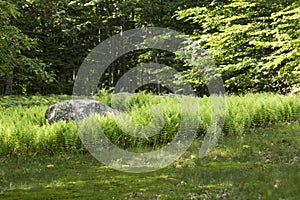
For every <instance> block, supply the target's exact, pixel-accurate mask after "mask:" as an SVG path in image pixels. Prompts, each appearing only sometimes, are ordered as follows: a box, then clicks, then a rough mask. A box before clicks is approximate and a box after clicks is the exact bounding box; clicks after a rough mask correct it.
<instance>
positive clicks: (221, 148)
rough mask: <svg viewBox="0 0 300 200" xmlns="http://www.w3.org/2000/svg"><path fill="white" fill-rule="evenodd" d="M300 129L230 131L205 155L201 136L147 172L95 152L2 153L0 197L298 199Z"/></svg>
mask: <svg viewBox="0 0 300 200" xmlns="http://www.w3.org/2000/svg"><path fill="white" fill-rule="evenodd" d="M299 128H300V125H299V123H294V124H291V125H280V126H279V125H277V126H273V127H272V129H265V128H264V129H254V130H252V131H251V134H246V135H244V137H243V138H241V137H236V136H234V137H226V138H223V139H221V140H220V142H219V145H218V146H217V147H216V148H215V150H214V151H213V152H211V153H210V154H209V155H208V156H207V157H206V158H204V159H201V160H200V159H198V158H197V155H198V150H199V145H201V144H199V142H195V143H194V144H193V145H192V147H191V148H190V149H189V150H188V152H186V153H185V155H183V156H182V157H181V158H180V159H179V160H177V161H175V163H174V164H173V165H171V166H169V167H167V168H164V169H161V170H158V171H155V172H151V173H142V174H130V173H124V172H119V171H116V170H113V169H109V168H108V167H107V166H104V165H102V164H100V163H99V161H97V160H96V159H95V158H94V157H92V156H91V155H90V154H56V155H51V156H48V155H45V154H43V155H32V156H1V157H0V159H1V168H0V174H1V179H0V198H1V199H7V200H12V199H24V200H27V199H28V200H29V199H30V200H31V199H58V200H60V199H61V200H65V199H87V200H93V199H95V200H98V199H124V200H125V199H127V200H129V199H162V200H166V199H181V200H182V199H225V198H226V199H287V200H292V199H298V197H299V195H300V193H299V183H300V173H299V146H300V140H299ZM12 172H13V173H12Z"/></svg>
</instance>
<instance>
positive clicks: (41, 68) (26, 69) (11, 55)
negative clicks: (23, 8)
mask: <svg viewBox="0 0 300 200" xmlns="http://www.w3.org/2000/svg"><path fill="white" fill-rule="evenodd" d="M20 15H21V14H20V12H19V11H18V10H17V8H16V6H15V5H14V4H11V3H9V2H8V1H1V2H0V16H1V17H0V46H1V50H0V86H3V85H4V86H5V87H3V88H0V94H1V93H6V94H8V95H10V94H12V93H13V91H15V92H14V93H18V94H26V93H27V89H29V88H31V91H32V92H36V91H40V89H38V90H36V88H35V87H36V84H37V85H39V84H47V83H48V82H49V81H51V80H52V77H51V74H49V73H47V72H46V71H45V69H46V65H45V64H43V63H42V61H41V60H39V59H37V58H36V57H35V56H26V55H24V52H25V51H34V50H35V47H36V41H35V40H34V39H32V38H30V37H28V35H26V34H24V33H23V32H22V31H21V29H19V28H18V27H17V25H16V21H17V19H18V18H20ZM3 82H5V84H3Z"/></svg>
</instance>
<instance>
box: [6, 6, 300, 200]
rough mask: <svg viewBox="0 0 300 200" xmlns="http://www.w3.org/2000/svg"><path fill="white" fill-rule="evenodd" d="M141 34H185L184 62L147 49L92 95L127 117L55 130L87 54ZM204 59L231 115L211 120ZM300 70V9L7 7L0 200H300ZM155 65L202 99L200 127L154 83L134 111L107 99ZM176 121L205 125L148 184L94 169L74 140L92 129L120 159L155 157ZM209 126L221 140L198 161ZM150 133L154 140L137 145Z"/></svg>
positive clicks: (132, 102) (131, 101) (120, 65)
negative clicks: (52, 115) (132, 74)
mask: <svg viewBox="0 0 300 200" xmlns="http://www.w3.org/2000/svg"><path fill="white" fill-rule="evenodd" d="M141 27H163V28H170V29H173V30H176V31H178V32H180V33H184V34H186V35H187V36H188V38H190V39H191V40H190V41H189V42H190V43H189V45H188V47H187V48H186V49H184V50H185V51H186V52H185V53H186V55H187V57H185V56H182V55H180V53H179V54H175V53H172V52H167V51H163V50H161V49H151V48H146V49H139V50H136V51H131V52H128V53H127V54H125V55H122V56H121V57H120V58H118V59H116V60H115V61H114V62H113V63H111V65H110V66H109V67H108V68H107V69H106V71H105V73H104V74H103V76H102V77H99V83H98V88H96V89H97V90H98V89H99V90H98V91H99V92H98V93H97V92H95V93H97V94H95V93H93V98H94V99H96V100H98V101H101V102H103V103H104V104H107V105H109V106H112V107H113V108H115V109H117V110H120V111H125V112H120V113H118V114H117V115H116V117H114V116H113V115H108V116H106V117H103V116H98V115H94V116H92V117H90V118H87V119H84V120H82V122H83V123H82V124H80V125H79V126H78V124H77V123H76V122H74V121H71V122H65V121H60V122H57V123H54V124H52V125H50V124H49V123H48V122H47V120H46V119H45V116H44V115H45V111H46V109H47V108H48V106H49V105H52V104H55V103H57V102H60V101H63V100H67V99H72V96H71V95H70V94H72V89H73V85H74V82H75V81H76V80H78V78H77V77H78V70H79V68H80V66H81V64H82V62H83V61H84V59H85V58H86V56H87V55H88V54H89V53H90V52H91V51H92V50H93V48H94V47H96V46H97V45H98V44H100V43H101V42H103V41H105V40H106V39H108V38H110V37H111V36H113V35H116V34H118V33H124V32H125V31H127V30H132V29H135V28H141ZM163 38H164V39H166V36H164V37H163ZM167 39H169V38H167ZM150 42H151V41H150ZM202 49H204V50H205V53H204V52H203V51H202ZM199 51H200V52H202V53H203V55H209V56H210V57H211V58H212V59H210V58H209V59H208V60H209V61H211V60H213V62H214V66H215V67H216V72H217V73H218V75H220V76H221V77H222V81H223V83H224V86H225V90H226V95H225V96H226V114H225V116H222V112H220V113H217V115H216V116H218V117H219V118H216V119H215V118H212V115H213V114H212V113H213V111H212V110H213V109H214V105H212V101H211V100H212V99H213V98H215V97H219V96H216V94H214V95H210V94H208V86H207V80H206V77H204V76H203V71H199V66H201V67H206V65H207V61H206V60H205V58H207V57H204V59H202V57H200V58H198V57H199V56H197V54H195V52H199ZM299 57H300V2H299V0H267V1H263V0H187V1H184V0H60V1H57V0H48V1H44V0H0V199H2V198H4V199H124V200H129V199H291V200H292V199H298V198H299V195H300V193H299V185H300V184H299V183H300V173H299V169H300V165H299V151H300V149H299V146H300V140H299V138H300V137H299V136H300V135H299V128H300V125H299V119H300V101H299V95H300V59H299ZM151 62H152V63H161V64H165V65H166V66H169V67H171V68H172V69H175V70H177V71H178V72H180V74H181V75H182V76H183V77H185V78H186V80H187V81H188V82H189V83H190V85H191V86H192V87H193V89H194V91H195V94H196V97H195V96H193V97H190V96H189V97H184V98H193V99H194V100H196V102H197V103H198V105H199V108H200V112H199V113H196V114H197V115H193V114H195V113H193V112H191V110H193V109H194V108H193V107H192V106H189V107H183V108H181V107H180V106H181V104H180V103H181V101H182V98H181V97H182V96H181V97H179V96H176V95H175V96H172V97H171V96H169V97H162V96H159V95H160V94H162V93H169V92H170V91H169V89H168V88H166V87H164V85H160V83H157V82H154V83H152V84H146V85H144V86H142V87H140V88H136V92H138V94H134V95H132V96H126V98H128V99H126V101H125V99H124V98H125V97H124V96H121V97H120V98H116V97H114V96H113V94H112V93H111V91H114V89H115V86H116V85H117V82H118V80H120V78H121V77H122V76H123V75H124V74H125V73H126V72H128V71H129V70H131V69H133V68H134V67H136V66H138V65H141V64H145V63H151ZM209 64H210V63H209ZM204 72H206V71H204ZM207 72H208V73H207V74H208V75H211V74H210V72H209V70H207ZM204 74H205V73H204ZM174 84H176V83H174ZM172 92H174V91H172ZM153 93H155V94H159V95H152V94H153ZM113 97H114V98H113ZM127 100H128V101H127ZM125 102H128V105H127V104H125ZM158 105H159V106H161V107H158ZM217 109H218V108H216V110H217ZM191 113H193V114H191ZM186 114H187V115H186ZM219 114H220V116H219ZM182 116H189V118H188V120H191V121H188V120H187V121H188V124H187V125H191V123H190V122H195V121H196V122H197V124H198V128H197V133H196V134H197V137H196V138H195V140H194V143H193V144H192V145H191V147H190V149H188V151H186V152H185V153H184V154H183V155H182V156H181V157H180V158H179V159H178V160H176V161H175V162H174V163H173V164H172V165H170V166H168V167H166V168H164V169H161V170H159V171H156V172H151V173H148V174H137V175H132V174H124V173H121V172H118V171H114V170H112V169H109V168H108V167H107V166H104V165H102V164H100V163H99V162H98V161H97V160H95V159H94V157H93V156H92V155H90V154H89V153H88V151H87V147H86V146H84V145H83V141H84V140H83V139H82V138H80V136H79V135H80V134H78V132H79V131H78V127H80V126H82V127H80V128H83V129H84V130H87V132H89V130H92V129H94V128H95V125H96V124H98V125H99V126H100V127H101V129H102V130H103V131H104V133H105V134H106V136H107V137H108V138H109V139H110V141H112V142H113V143H114V144H115V145H117V146H118V147H120V148H122V149H126V150H129V151H132V152H146V151H152V150H154V149H155V150H156V149H159V148H160V147H162V146H166V145H168V143H170V141H172V139H174V136H175V135H176V133H177V132H178V130H179V127H180V123H181V122H182ZM212 119H214V120H212ZM89 120H93V122H96V123H94V124H93V126H91V125H90V124H89V122H90V121H89ZM198 122H199V123H198ZM223 122H224V124H223ZM210 125H213V128H222V136H221V137H219V138H217V139H216V140H215V141H217V140H218V139H219V140H218V143H217V144H216V146H215V148H213V149H211V151H210V153H209V154H208V155H207V156H206V157H204V158H203V157H202V156H200V155H199V147H200V146H201V145H202V144H203V143H204V142H203V141H205V138H206V137H205V136H207V135H208V134H207V132H209V131H208V130H209V127H210ZM144 126H148V127H150V129H149V130H150V132H151V133H152V132H157V133H158V134H156V135H153V136H149V137H135V136H134V135H135V133H140V132H142V133H144V132H143V131H141V130H144V129H143V127H144ZM124 128H125V129H124ZM124 130H125V131H124ZM145 130H146V129H145ZM146 131H147V130H146ZM129 132H130V133H131V134H133V135H129V134H128V133H129ZM212 132H214V129H212ZM145 133H147V132H145ZM12 172H13V173H12Z"/></svg>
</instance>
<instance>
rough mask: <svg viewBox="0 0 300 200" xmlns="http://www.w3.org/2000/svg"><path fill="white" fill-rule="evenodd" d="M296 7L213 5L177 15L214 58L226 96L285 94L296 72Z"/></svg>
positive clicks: (237, 0)
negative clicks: (260, 93) (252, 92)
mask: <svg viewBox="0 0 300 200" xmlns="http://www.w3.org/2000/svg"><path fill="white" fill-rule="evenodd" d="M299 10H300V7H299V5H297V4H296V3H293V2H292V1H287V2H273V3H268V2H262V1H258V0H254V1H252V2H248V1H244V0H233V1H230V2H228V3H226V2H225V3H224V2H217V1H213V2H212V3H211V4H207V5H206V6H203V7H194V8H190V9H186V10H181V11H178V12H177V13H176V15H175V18H176V19H177V20H180V21H183V22H185V23H190V24H193V26H194V24H197V27H196V29H194V30H193V38H195V39H197V40H198V41H199V44H200V45H202V46H203V47H204V48H206V49H208V51H209V52H210V53H211V54H212V56H213V57H214V59H215V63H216V65H217V66H218V68H219V69H220V70H221V72H222V76H223V79H224V82H225V85H226V88H227V90H228V91H229V92H233V93H240V92H248V91H279V92H283V93H286V92H289V91H290V90H291V88H292V86H293V85H294V84H297V82H298V83H299V79H298V78H297V77H296V76H297V75H298V74H297V72H298V71H299V67H297V66H299V65H300V59H299V49H300V48H299V47H300V46H299V44H300V42H299V38H300V31H299V30H300V27H299V20H300V12H299Z"/></svg>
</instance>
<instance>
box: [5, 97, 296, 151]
mask: <svg viewBox="0 0 300 200" xmlns="http://www.w3.org/2000/svg"><path fill="white" fill-rule="evenodd" d="M10 98H11V99H10ZM24 98H25V99H26V98H27V97H4V98H1V99H0V154H2V155H3V154H5V155H7V154H13V155H20V154H39V153H41V154H45V153H46V154H55V153H59V152H72V153H75V152H85V151H86V150H85V147H84V145H83V144H82V142H81V139H80V138H79V136H78V134H77V126H76V123H74V122H69V123H67V122H63V121H62V122H57V123H54V124H53V125H49V124H48V122H47V121H46V119H45V117H44V115H45V111H46V109H47V107H48V105H49V104H50V103H55V102H58V101H61V100H64V99H70V97H66V96H63V97H55V96H52V97H45V99H43V97H30V99H27V100H24ZM118 98H119V99H118ZM122 98H123V99H122ZM96 99H98V100H102V102H104V103H106V104H108V105H110V106H113V107H115V108H118V110H121V111H124V112H122V113H121V114H119V115H117V116H118V117H117V118H115V117H114V116H112V115H108V116H107V117H101V116H96V117H95V119H96V120H97V122H99V123H98V124H99V125H100V127H101V129H102V130H103V132H104V133H105V134H106V136H107V137H108V138H109V139H110V140H111V141H112V142H113V143H114V144H116V145H118V146H119V147H121V148H124V149H140V148H159V147H161V146H163V145H166V144H168V143H169V142H170V141H172V139H173V138H174V136H176V133H177V132H178V130H179V127H180V125H182V120H181V116H182V115H186V116H187V115H188V114H189V113H192V112H191V110H193V107H189V108H184V109H182V108H181V104H180V102H181V98H178V97H165V98H162V97H153V96H151V95H148V94H145V93H141V94H138V95H133V96H131V97H128V98H127V100H124V97H116V98H114V100H113V101H112V103H111V102H110V101H111V95H108V94H107V95H106V96H101V97H97V98H96ZM10 100H11V101H10ZM35 101H37V102H35ZM197 101H198V102H199V108H200V114H199V116H193V117H189V121H188V122H187V123H191V124H192V122H195V121H196V122H197V123H199V126H198V129H197V136H198V138H199V139H200V140H201V139H202V138H203V136H204V135H205V134H206V132H207V130H208V127H209V126H210V124H211V123H212V122H211V102H210V97H203V98H198V99H197ZM9 102H10V103H9ZM126 102H127V103H126ZM226 105H227V112H226V118H225V123H224V126H223V129H222V130H223V134H224V136H230V135H242V134H244V133H245V131H248V132H249V130H251V129H252V128H255V127H268V126H270V125H273V124H276V123H281V122H291V121H294V120H299V118H300V101H299V99H298V98H296V97H287V96H282V95H276V94H266V93H264V94H247V95H244V96H227V97H226ZM181 109H182V110H181ZM181 111H182V112H181ZM198 117H199V118H198ZM193 118H194V119H193ZM87 127H91V126H87ZM138 136H139V137H138ZM138 151H139V150H138Z"/></svg>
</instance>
